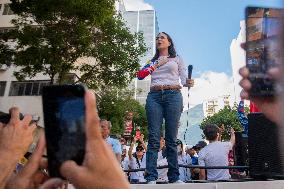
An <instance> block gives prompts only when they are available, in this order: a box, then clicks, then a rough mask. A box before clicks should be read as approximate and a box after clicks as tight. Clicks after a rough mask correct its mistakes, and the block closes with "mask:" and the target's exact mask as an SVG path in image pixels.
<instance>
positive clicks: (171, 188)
mask: <svg viewBox="0 0 284 189" xmlns="http://www.w3.org/2000/svg"><path fill="white" fill-rule="evenodd" d="M283 188H284V180H274V181H247V182H213V183H185V184H155V185H154V184H153V185H150V184H136V185H132V189H283Z"/></svg>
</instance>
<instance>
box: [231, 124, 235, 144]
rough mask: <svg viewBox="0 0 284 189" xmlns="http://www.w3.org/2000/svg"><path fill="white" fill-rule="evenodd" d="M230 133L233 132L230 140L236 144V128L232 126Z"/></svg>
mask: <svg viewBox="0 0 284 189" xmlns="http://www.w3.org/2000/svg"><path fill="white" fill-rule="evenodd" d="M230 134H231V138H230V142H231V143H232V146H234V145H235V143H236V136H235V130H234V129H233V128H231V131H230Z"/></svg>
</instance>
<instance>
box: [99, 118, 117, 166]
mask: <svg viewBox="0 0 284 189" xmlns="http://www.w3.org/2000/svg"><path fill="white" fill-rule="evenodd" d="M100 125H101V131H102V137H103V138H104V139H105V141H106V142H107V143H108V144H109V145H110V146H111V148H112V151H113V152H114V154H115V156H116V159H117V160H118V162H119V163H120V161H121V154H122V151H121V144H120V142H119V141H118V140H117V139H114V138H110V136H109V134H110V130H111V122H110V121H108V120H106V119H101V120H100Z"/></svg>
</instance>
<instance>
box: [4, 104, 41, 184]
mask: <svg viewBox="0 0 284 189" xmlns="http://www.w3.org/2000/svg"><path fill="white" fill-rule="evenodd" d="M19 114H20V112H19V109H18V108H15V107H14V108H11V109H10V115H11V119H10V121H9V123H8V124H6V125H4V124H2V123H1V124H0V173H1V174H0V189H2V188H4V186H5V184H6V182H7V181H8V179H9V178H10V177H11V175H12V173H13V170H14V169H15V167H16V164H17V162H18V161H19V159H20V158H22V157H23V156H24V154H25V153H26V152H27V150H28V148H29V146H30V145H31V143H32V141H33V132H34V130H35V128H36V125H35V124H32V125H30V122H31V120H32V116H30V115H26V116H25V117H24V119H23V120H20V116H19Z"/></svg>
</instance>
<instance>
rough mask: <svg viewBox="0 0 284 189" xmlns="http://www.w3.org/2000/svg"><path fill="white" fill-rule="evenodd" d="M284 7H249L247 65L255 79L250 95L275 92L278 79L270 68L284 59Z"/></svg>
mask: <svg viewBox="0 0 284 189" xmlns="http://www.w3.org/2000/svg"><path fill="white" fill-rule="evenodd" d="M281 12H282V10H281V9H274V8H259V7H247V8H246V65H247V68H248V69H249V72H250V75H249V80H250V81H251V83H252V88H251V91H250V95H251V96H273V95H274V93H275V82H274V80H272V79H270V78H269V76H268V74H267V71H268V69H269V68H271V67H275V66H277V65H279V64H280V63H281V60H280V29H281V19H280V18H281V14H282V13H281Z"/></svg>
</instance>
